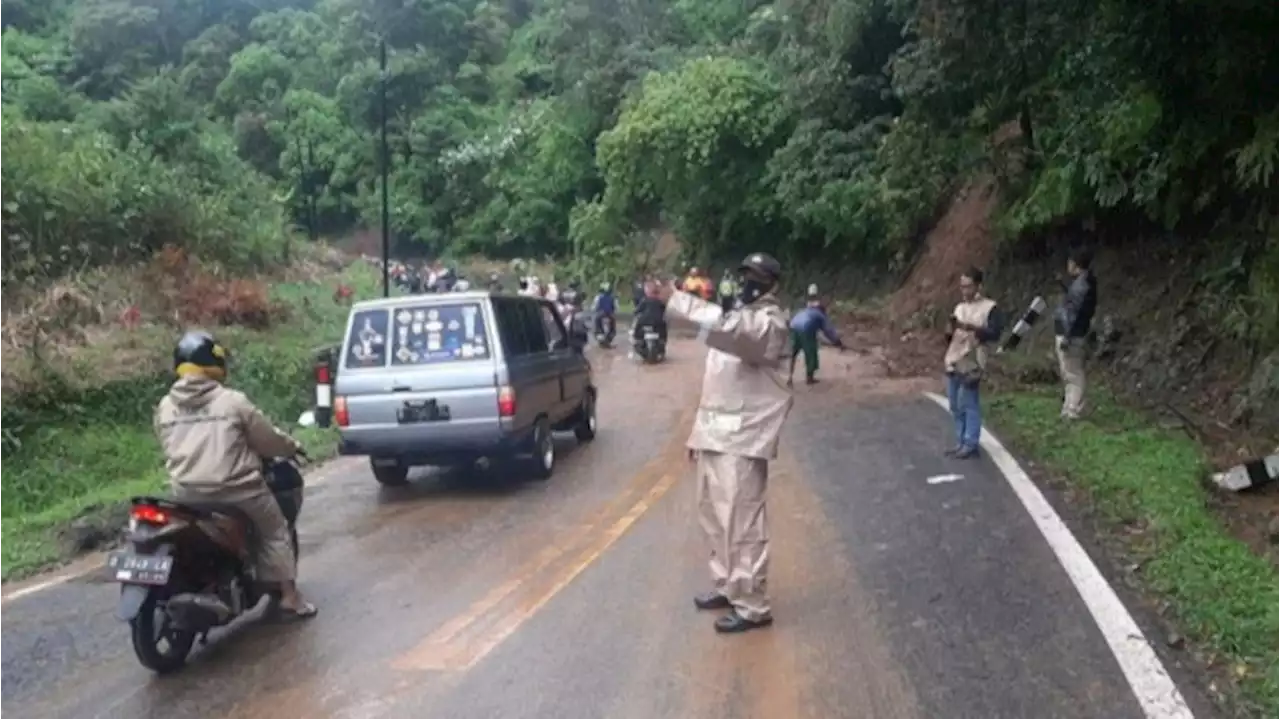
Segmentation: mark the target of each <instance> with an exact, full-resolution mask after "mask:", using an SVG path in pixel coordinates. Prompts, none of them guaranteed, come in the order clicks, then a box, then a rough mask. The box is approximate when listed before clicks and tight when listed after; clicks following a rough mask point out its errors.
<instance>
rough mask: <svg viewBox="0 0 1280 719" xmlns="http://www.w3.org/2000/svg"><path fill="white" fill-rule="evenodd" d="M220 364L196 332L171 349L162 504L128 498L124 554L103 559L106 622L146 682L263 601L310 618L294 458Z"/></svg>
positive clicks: (299, 452) (223, 356) (295, 450)
mask: <svg viewBox="0 0 1280 719" xmlns="http://www.w3.org/2000/svg"><path fill="white" fill-rule="evenodd" d="M228 359H229V352H228V350H227V349H226V347H225V346H224V345H222V344H221V343H219V342H218V341H217V340H216V339H215V338H214V337H213V336H212V335H210V334H209V333H207V332H203V331H191V332H187V333H186V334H185V335H183V337H182V338H181V339H180V340H179V341H178V344H177V346H176V347H175V348H174V352H173V361H174V365H173V366H174V371H175V373H176V374H177V376H178V378H177V380H176V381H175V382H174V383H173V385H172V386H171V387H170V389H169V392H168V393H167V394H166V395H165V397H163V398H162V399H161V400H160V403H159V405H158V406H157V408H156V412H155V428H156V434H157V438H158V439H159V443H160V447H161V450H162V452H163V455H164V459H165V468H166V470H167V472H168V475H169V483H170V488H171V490H172V491H171V495H170V496H168V497H156V496H143V497H135V498H133V499H132V500H131V507H130V513H129V524H128V529H127V531H126V533H125V539H126V542H127V543H126V546H125V548H124V549H123V550H121V551H117V552H113V553H112V554H111V555H110V556H109V558H108V567H109V569H110V571H111V572H112V576H113V577H114V579H115V580H116V581H117V582H119V583H120V585H121V592H120V599H119V603H118V606H117V611H116V616H117V617H118V618H119V619H120V620H122V621H126V622H128V623H129V625H130V630H131V639H132V643H133V649H134V653H135V655H136V656H137V658H138V660H139V661H140V662H141V663H142V665H143V666H145V667H147V668H148V669H151V670H152V671H155V672H157V673H167V672H171V671H174V670H177V669H179V668H180V667H182V666H183V665H184V664H185V662H186V659H187V656H188V654H189V653H190V652H191V650H192V647H193V645H194V643H195V640H196V639H197V638H199V639H200V640H201V642H202V643H203V642H206V641H207V640H208V635H209V631H210V630H211V629H213V628H215V627H219V626H225V625H227V624H229V623H231V622H232V621H233V620H234V619H236V618H237V617H239V616H241V615H243V614H244V613H246V612H248V611H250V610H252V609H253V608H255V607H256V606H257V605H258V604H260V603H261V600H262V599H264V598H268V599H269V603H270V606H269V610H270V612H271V613H272V614H273V615H275V616H277V617H280V618H288V619H309V618H311V617H314V616H315V615H316V613H317V611H318V610H317V609H316V607H315V605H313V604H311V603H310V602H308V601H306V599H305V598H304V597H303V595H302V593H301V592H300V591H299V589H298V586H297V562H298V542H297V531H296V521H297V516H298V513H299V512H300V510H301V506H302V484H303V480H302V475H301V473H300V472H299V471H298V464H297V462H298V461H299V459H303V458H305V453H304V452H303V449H302V446H301V444H299V443H298V442H297V441H296V440H294V439H293V438H292V437H290V436H289V435H288V434H286V433H285V432H283V431H281V430H280V429H277V428H276V426H275V425H274V424H273V423H272V422H271V421H270V420H269V419H267V417H266V416H265V415H264V414H263V413H262V412H261V411H260V410H259V409H258V408H257V407H255V406H254V404H253V403H252V402H251V401H250V400H249V399H248V397H246V396H245V395H244V394H243V393H241V392H238V391H236V390H233V389H230V388H228V387H226V386H225V385H224V384H223V383H224V382H225V381H226V377H227V362H228Z"/></svg>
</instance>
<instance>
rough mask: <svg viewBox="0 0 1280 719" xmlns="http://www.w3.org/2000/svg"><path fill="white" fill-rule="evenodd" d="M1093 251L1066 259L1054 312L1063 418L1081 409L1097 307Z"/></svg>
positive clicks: (1077, 252)
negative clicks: (1087, 339) (1088, 340)
mask: <svg viewBox="0 0 1280 719" xmlns="http://www.w3.org/2000/svg"><path fill="white" fill-rule="evenodd" d="M1092 266H1093V253H1092V252H1090V251H1089V250H1088V249H1085V248H1080V249H1077V250H1075V251H1073V252H1072V253H1071V256H1070V257H1069V258H1068V259H1067V275H1068V276H1069V277H1070V278H1071V281H1070V282H1069V283H1064V286H1065V290H1066V293H1065V294H1064V295H1063V297H1062V304H1060V305H1058V309H1057V311H1055V312H1054V314H1053V334H1054V335H1055V342H1054V350H1055V351H1056V353H1057V355H1058V373H1059V374H1060V375H1061V376H1062V384H1063V391H1062V417H1063V419H1079V418H1080V413H1081V412H1083V411H1084V387H1085V381H1084V345H1085V337H1086V336H1088V334H1089V328H1090V327H1091V325H1092V324H1093V313H1094V311H1095V310H1096V309H1097V306H1098V281H1097V279H1096V278H1095V277H1094V275H1093V269H1092Z"/></svg>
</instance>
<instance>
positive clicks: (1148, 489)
mask: <svg viewBox="0 0 1280 719" xmlns="http://www.w3.org/2000/svg"><path fill="white" fill-rule="evenodd" d="M1089 400H1090V403H1091V405H1092V408H1091V410H1090V413H1089V417H1088V419H1087V420H1085V421H1080V422H1071V423H1064V422H1062V421H1061V420H1060V418H1059V417H1058V411H1059V409H1060V408H1061V406H1062V398H1061V395H1060V394H1058V393H1057V392H1055V391H1054V390H1052V389H1040V390H1012V391H1010V390H1009V389H1008V388H1006V389H1003V390H1002V391H1000V392H999V393H997V394H995V395H994V398H993V399H992V400H991V401H990V413H991V419H992V420H993V424H994V425H995V427H996V428H997V430H998V431H999V432H1000V434H1001V435H1003V436H1005V438H1006V439H1008V440H1010V442H1011V445H1012V446H1014V447H1016V448H1017V449H1018V450H1020V451H1022V452H1024V453H1026V454H1028V455H1030V456H1032V457H1034V458H1036V460H1037V461H1038V462H1039V463H1040V464H1041V466H1042V467H1044V468H1046V469H1048V470H1049V472H1050V473H1052V474H1053V475H1056V476H1057V477H1058V478H1059V479H1061V480H1065V486H1066V487H1067V488H1068V491H1069V492H1080V493H1083V494H1084V498H1085V499H1087V500H1088V505H1089V506H1091V507H1092V508H1093V511H1094V513H1095V514H1096V515H1097V517H1098V518H1099V519H1101V520H1102V521H1103V522H1104V523H1106V524H1109V525H1110V526H1111V527H1114V528H1116V529H1117V530H1119V531H1116V532H1115V533H1114V534H1112V535H1111V536H1112V538H1113V540H1114V542H1115V543H1116V544H1118V545H1119V546H1120V548H1121V550H1122V552H1123V556H1124V557H1125V560H1124V561H1123V562H1119V563H1118V564H1119V565H1120V567H1121V570H1120V571H1122V572H1126V573H1129V574H1130V575H1131V576H1126V577H1125V580H1126V581H1130V582H1134V581H1136V582H1140V585H1145V587H1146V588H1147V589H1149V590H1153V591H1155V592H1157V593H1158V596H1159V597H1160V598H1161V603H1163V606H1162V607H1161V612H1160V613H1161V614H1163V615H1164V617H1163V618H1164V620H1165V621H1166V623H1167V624H1166V632H1167V633H1166V634H1165V635H1164V636H1159V635H1157V636H1155V637H1152V639H1153V641H1164V642H1166V643H1170V644H1174V645H1181V644H1182V642H1183V639H1181V638H1179V636H1178V633H1177V632H1176V631H1174V630H1172V629H1168V628H1167V627H1173V626H1181V627H1183V628H1184V631H1185V633H1186V634H1185V639H1186V640H1189V641H1190V642H1191V643H1192V646H1194V647H1197V648H1202V649H1203V650H1204V654H1203V656H1201V657H1200V659H1201V660H1202V661H1204V662H1205V663H1206V664H1208V665H1209V666H1210V667H1212V669H1213V670H1214V672H1215V674H1216V675H1218V676H1219V677H1221V681H1222V682H1223V683H1224V684H1229V683H1232V682H1238V683H1239V684H1240V685H1241V686H1242V687H1243V688H1244V690H1245V691H1244V697H1243V699H1241V700H1240V701H1238V702H1237V706H1236V708H1237V709H1239V710H1240V714H1241V715H1245V716H1275V715H1276V712H1277V708H1278V707H1277V696H1278V695H1280V687H1278V686H1277V683H1276V682H1277V679H1276V677H1277V669H1278V668H1280V661H1278V660H1277V651H1276V642H1275V634H1276V626H1277V624H1280V614H1278V612H1280V589H1278V588H1277V582H1276V568H1275V565H1274V563H1273V562H1272V561H1269V560H1268V559H1267V558H1265V557H1262V556H1258V555H1257V554H1254V553H1252V552H1250V551H1249V548H1248V547H1247V546H1246V545H1245V544H1243V543H1242V542H1240V541H1238V540H1236V539H1235V538H1233V537H1231V536H1230V535H1229V534H1228V533H1227V531H1226V529H1225V528H1224V526H1223V524H1222V522H1220V521H1219V518H1218V517H1217V516H1216V515H1215V514H1214V513H1213V512H1212V511H1211V509H1210V508H1209V507H1208V506H1206V504H1205V496H1204V486H1203V482H1204V480H1205V476H1206V472H1207V467H1206V464H1205V457H1204V453H1203V451H1202V449H1201V448H1200V447H1199V446H1197V444H1196V442H1195V441H1194V440H1192V439H1190V438H1188V437H1187V436H1186V435H1185V434H1183V433H1182V432H1180V431H1178V430H1176V429H1164V428H1160V427H1158V426H1156V425H1155V424H1154V423H1153V422H1152V420H1151V419H1150V418H1149V417H1146V416H1143V415H1142V414H1140V413H1137V412H1135V411H1133V410H1129V409H1125V408H1124V407H1122V406H1121V405H1119V404H1117V403H1116V402H1115V400H1114V398H1113V397H1112V396H1111V395H1110V394H1109V393H1108V392H1107V391H1106V390H1105V389H1096V390H1094V391H1092V392H1091V394H1090V396H1089Z"/></svg>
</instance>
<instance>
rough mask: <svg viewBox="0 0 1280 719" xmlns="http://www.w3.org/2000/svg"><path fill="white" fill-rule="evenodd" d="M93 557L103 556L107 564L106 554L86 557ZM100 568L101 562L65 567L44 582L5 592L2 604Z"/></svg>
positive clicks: (0, 600) (103, 560)
mask: <svg viewBox="0 0 1280 719" xmlns="http://www.w3.org/2000/svg"><path fill="white" fill-rule="evenodd" d="M93 557H101V560H102V561H101V564H106V561H107V560H106V555H105V554H104V555H97V554H91V555H88V557H86V559H88V558H93ZM77 564H80V562H77ZM100 568H101V566H100V565H99V564H94V565H93V566H88V567H78V568H74V569H65V570H63V571H62V573H60V574H55V575H54V576H52V577H50V578H48V579H46V580H44V581H42V582H37V583H35V584H31V585H29V586H25V587H19V588H17V589H14V590H13V591H11V592H5V593H4V596H3V597H2V598H0V604H8V603H9V602H12V601H13V600H15V599H21V598H23V597H25V596H27V595H29V594H35V593H36V592H43V591H44V590H46V589H50V588H53V587H56V586H58V585H59V584H66V583H67V582H69V581H71V580H73V579H79V578H80V577H83V576H86V575H89V574H93V573H94V572H96V571H98V569H100Z"/></svg>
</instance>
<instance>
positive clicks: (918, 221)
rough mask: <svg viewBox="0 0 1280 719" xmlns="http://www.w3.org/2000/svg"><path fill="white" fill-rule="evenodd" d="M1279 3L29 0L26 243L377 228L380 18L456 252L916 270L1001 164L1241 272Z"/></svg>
mask: <svg viewBox="0 0 1280 719" xmlns="http://www.w3.org/2000/svg"><path fill="white" fill-rule="evenodd" d="M1276 19H1277V13H1276V6H1275V5H1274V4H1269V3H1263V2H1261V1H1259V0H1254V1H1252V2H1249V1H1244V2H1234V3H1228V4H1226V5H1223V4H1221V3H1212V4H1211V3H1207V2H1204V1H1203V0H1156V1H1155V2H1151V1H1149V0H1144V1H1143V2H1138V1H1137V0H1068V1H1067V2H1042V1H1041V2H1037V1H1036V0H1020V1H1019V2H1014V3H991V2H979V1H978V0H934V1H933V2H928V3H923V2H916V1H914V0H773V1H772V2H768V1H766V0H755V1H753V2H744V3H740V2H728V1H727V0H701V1H697V2H695V1H693V0H674V1H673V2H664V1H662V0H407V1H397V2H391V1H390V0H4V21H5V24H6V29H5V33H4V43H3V51H4V82H5V90H6V91H5V93H4V112H5V115H4V123H3V134H4V152H5V157H6V159H7V160H8V162H6V163H5V164H4V188H5V189H4V193H5V194H4V223H5V257H4V259H5V263H4V267H5V272H6V275H7V276H21V275H22V274H24V273H27V272H29V271H30V270H31V269H33V268H34V267H36V266H41V265H50V264H54V265H57V264H58V263H65V262H67V261H72V262H78V261H81V260H87V261H98V260H101V259H104V258H107V257H114V256H121V255H127V254H130V253H141V252H145V251H147V250H149V249H151V248H153V247H155V246H156V245H157V244H159V243H163V242H166V241H172V240H178V241H181V242H184V243H189V244H192V245H195V246H197V247H199V248H200V249H201V251H202V252H206V253H211V254H214V255H216V256H219V257H222V258H225V259H229V260H245V259H249V260H252V261H255V262H263V261H267V260H269V259H270V258H271V257H272V256H274V254H273V253H276V251H277V250H278V249H279V247H278V245H279V243H280V240H279V239H278V238H279V237H280V235H281V234H282V233H281V231H280V230H281V229H282V227H283V225H284V224H285V222H286V219H289V220H292V221H293V222H294V223H296V224H314V225H315V226H316V227H319V228H324V229H329V230H332V229H339V228H342V227H345V226H350V225H354V224H360V223H364V224H369V225H376V224H377V222H378V216H379V215H378V212H379V201H378V186H377V176H378V167H379V157H378V152H377V148H378V145H377V141H376V140H377V125H378V119H379V117H380V106H379V93H378V87H379V81H380V77H381V76H380V73H379V70H378V40H379V38H380V37H385V38H386V40H387V43H388V46H389V48H390V52H389V55H390V59H389V71H388V74H387V77H386V83H387V95H388V112H389V131H390V148H391V155H392V157H391V163H392V165H391V183H390V185H391V222H392V225H393V229H394V231H395V233H396V235H397V236H398V237H400V238H401V239H404V240H416V241H418V242H420V243H424V244H425V246H426V248H427V251H430V252H432V253H438V252H454V253H458V252H468V251H483V252H485V253H488V254H490V255H499V256H501V255H506V256H511V255H517V254H521V255H527V254H542V253H547V254H556V255H561V256H564V255H569V254H574V255H575V256H577V257H578V258H579V261H582V260H583V259H584V258H599V259H600V260H601V261H606V260H607V261H612V260H611V259H610V258H612V257H613V256H614V255H616V254H617V251H618V250H617V248H619V247H621V246H622V245H623V244H624V239H626V238H629V237H633V236H635V235H636V234H637V233H645V232H648V231H651V230H653V229H655V228H661V227H668V228H672V229H674V230H676V231H677V232H678V233H679V234H680V236H681V239H682V240H684V241H685V244H686V246H687V247H688V249H689V250H690V251H691V253H692V254H693V255H694V256H696V257H710V256H714V255H717V254H719V253H721V252H728V251H734V252H737V251H741V249H742V248H743V247H744V246H746V245H748V244H749V245H751V246H765V247H769V248H772V249H774V250H775V251H777V252H778V253H779V254H782V255H783V256H784V257H788V258H797V259H800V258H813V257H815V256H817V255H819V254H821V256H822V257H823V258H825V259H827V260H839V259H852V258H865V259H879V260H885V261H892V260H894V259H895V258H896V259H898V260H900V259H901V258H903V257H905V255H906V254H907V252H908V251H909V250H911V249H912V245H911V242H912V240H913V238H915V237H916V236H918V234H919V232H918V231H919V230H920V229H921V227H923V226H924V225H925V224H926V223H927V222H928V221H929V220H930V219H931V218H932V217H933V216H934V214H935V213H936V210H937V208H938V203H939V201H940V200H942V199H943V198H944V196H945V194H946V191H947V190H948V189H950V188H951V187H952V186H954V182H955V180H956V179H957V178H960V177H963V176H964V175H966V174H968V173H971V172H974V171H981V170H987V171H991V172H993V173H995V174H996V175H998V176H999V177H1001V178H1002V180H1003V181H1004V184H1005V186H1006V189H1007V190H1008V191H1007V192H1006V193H1005V198H1006V212H1005V213H1004V215H1003V217H1002V227H1003V228H1004V229H1005V230H1006V231H1007V234H1008V236H1013V237H1016V236H1018V235H1019V234H1021V233H1024V232H1027V231H1036V230H1039V229H1043V228H1048V227H1052V226H1056V225H1059V224H1061V223H1063V222H1064V221H1070V220H1074V219H1080V218H1087V217H1090V216H1099V215H1102V214H1104V213H1120V214H1124V215H1128V216H1145V217H1146V218H1148V219H1149V220H1150V221H1151V222H1152V223H1153V224H1159V225H1163V226H1165V227H1166V228H1171V229H1183V228H1188V229H1194V231H1195V232H1197V233H1200V234H1201V235H1203V234H1206V233H1208V232H1209V231H1210V229H1211V228H1213V227H1214V226H1215V225H1216V226H1217V227H1218V228H1219V229H1218V230H1217V231H1219V232H1225V231H1228V230H1223V229H1222V228H1229V232H1230V233H1233V234H1235V235H1241V236H1243V237H1244V239H1243V241H1240V242H1237V247H1238V250H1237V251H1236V252H1235V253H1234V254H1233V255H1232V256H1231V257H1229V258H1227V262H1228V264H1230V263H1231V262H1232V261H1235V263H1236V264H1237V265H1242V266H1244V267H1246V269H1247V268H1249V267H1251V266H1253V265H1255V264H1258V260H1259V259H1260V258H1262V257H1266V256H1267V255H1266V254H1265V253H1266V252H1267V251H1269V252H1270V253H1271V255H1272V256H1274V252H1275V249H1274V239H1271V240H1270V242H1271V244H1268V238H1274V234H1275V233H1274V229H1273V225H1271V224H1269V222H1270V220H1271V218H1273V217H1274V215H1275V210H1276V192H1275V189H1276V188H1275V177H1276V163H1277V129H1276V128H1277V114H1276V108H1277V100H1276V91H1275V83H1274V78H1275V76H1276V72H1277V63H1276V54H1275V52H1274V45H1275V31H1274V27H1275V26H1276ZM282 210H283V212H282ZM582 223H585V225H582V226H577V225H580V224H582ZM11 260H12V261H11ZM1232 282H1233V283H1235V284H1237V285H1239V288H1240V289H1243V288H1246V287H1247V286H1248V285H1249V284H1250V283H1251V282H1253V280H1252V279H1251V278H1250V276H1249V273H1248V272H1246V273H1244V275H1243V276H1240V277H1236V278H1235V279H1233V280H1232ZM1272 284H1273V283H1272ZM1272 304H1274V303H1272Z"/></svg>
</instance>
